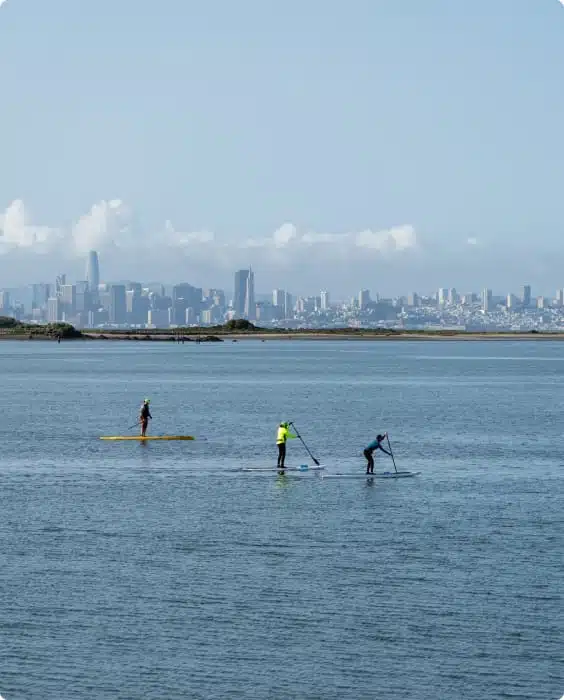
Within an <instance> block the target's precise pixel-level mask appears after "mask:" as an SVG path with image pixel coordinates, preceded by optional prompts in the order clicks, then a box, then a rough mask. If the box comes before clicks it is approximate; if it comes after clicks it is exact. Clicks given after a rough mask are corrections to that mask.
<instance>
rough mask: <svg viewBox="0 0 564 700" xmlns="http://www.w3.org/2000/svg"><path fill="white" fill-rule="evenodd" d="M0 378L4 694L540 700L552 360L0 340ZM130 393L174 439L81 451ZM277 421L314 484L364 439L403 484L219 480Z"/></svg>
mask: <svg viewBox="0 0 564 700" xmlns="http://www.w3.org/2000/svg"><path fill="white" fill-rule="evenodd" d="M0 371H1V377H2V382H1V387H2V399H3V411H2V423H1V427H0V431H1V438H2V455H1V461H0V464H1V467H0V561H1V567H0V695H1V696H2V697H3V698H5V700H35V699H43V698H56V699H57V700H66V699H68V700H83V699H84V700H94V699H96V700H98V699H106V698H107V699H108V700H110V699H111V700H118V699H120V700H121V699H123V700H129V699H131V700H136V699H138V698H159V699H160V698H163V699H167V700H176V699H177V698H178V699H180V698H182V699H184V698H190V699H193V700H198V699H202V700H215V699H218V700H224V699H228V700H231V699H236V698H240V699H242V700H247V698H248V699H251V698H253V699H263V698H264V699H265V700H266V699H269V700H286V699H288V700H294V699H296V700H317V699H320V700H349V699H350V700H359V699H365V698H366V699H372V698H374V699H376V698H377V699H380V698H382V699H384V700H388V699H389V700H395V699H396V698H397V699H400V698H401V699H403V698H414V699H417V700H419V699H421V700H427V699H428V700H442V699H445V700H450V699H451V698H452V699H453V700H454V699H456V700H484V699H489V698H491V699H492V700H495V699H497V698H514V699H523V700H525V699H527V700H529V699H530V700H533V699H534V700H536V699H541V698H542V699H547V700H552V699H554V700H557V699H558V698H560V697H561V696H562V694H563V693H564V680H563V677H564V674H563V656H564V655H563V649H564V644H563V641H564V636H563V622H564V607H563V605H562V590H563V589H564V587H563V584H562V581H563V574H564V556H563V551H564V550H563V544H564V539H563V535H564V517H563V498H562V496H563V454H564V438H563V435H562V426H563V412H564V343H561V342H559V341H554V342H552V341H530V342H527V341H513V342H512V341H483V342H482V341H437V342H425V341H408V342H406V341H378V342H375V341H366V342H364V341H351V342H348V341H301V340H300V341H282V340H280V341H278V340H269V341H267V342H258V341H253V340H249V341H242V342H238V343H233V342H224V343H217V344H212V343H210V344H204V343H202V344H199V345H198V344H195V343H186V344H176V343H165V342H163V343H156V342H139V343H134V342H119V341H107V342H105V341H96V342H82V341H72V342H70V341H69V342H62V343H61V344H56V343H51V342H47V341H31V342H26V341H4V342H1V343H0ZM144 397H148V398H150V399H151V412H152V415H153V420H152V422H151V424H150V428H149V432H150V434H168V435H174V434H184V435H186V434H188V435H194V436H195V438H196V440H194V441H193V442H153V443H145V444H140V443H138V442H104V441H101V440H99V437H100V436H102V435H128V434H135V432H136V430H137V427H134V428H132V425H134V424H135V422H136V420H137V414H138V409H139V406H140V403H141V401H142V399H143V398H144ZM281 420H292V421H294V422H295V424H296V426H297V428H298V430H299V431H300V434H301V435H302V437H303V438H304V440H305V442H306V444H307V445H308V447H309V448H310V450H311V452H312V453H313V455H314V456H315V457H317V459H318V460H319V461H320V462H321V463H322V464H324V465H326V471H327V472H328V473H332V472H346V473H358V474H359V475H362V473H363V471H364V468H365V461H364V459H363V457H362V450H363V448H364V447H365V446H366V445H367V444H368V443H369V442H370V441H371V440H372V439H373V438H374V437H375V435H376V433H377V432H381V431H386V430H387V431H388V432H389V436H390V440H391V445H392V447H393V449H394V455H395V459H396V463H397V467H398V469H402V470H411V471H419V472H420V474H419V475H418V476H416V477H414V478H411V479H397V480H392V479H389V480H385V479H374V480H367V479H365V478H362V477H361V478H360V479H342V480H341V479H322V478H320V476H319V475H315V474H313V473H305V474H292V473H289V474H288V475H287V476H285V477H279V476H278V475H277V474H276V472H275V471H274V470H273V471H272V472H271V473H268V472H266V473H258V474H257V473H243V472H241V471H237V470H239V469H241V467H274V466H275V464H276V446H275V436H276V428H277V425H278V423H279V422H280V421H281ZM311 463H312V461H311V459H310V458H309V456H308V454H307V452H306V451H305V449H304V447H303V446H302V444H301V443H300V442H299V441H298V440H292V441H290V443H289V444H288V457H287V465H288V466H299V465H301V464H311ZM390 469H392V470H393V465H392V464H391V462H390V460H389V458H388V457H386V456H385V455H383V454H382V453H379V454H376V471H382V470H390Z"/></svg>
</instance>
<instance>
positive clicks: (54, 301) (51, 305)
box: [47, 297, 61, 323]
mask: <svg viewBox="0 0 564 700" xmlns="http://www.w3.org/2000/svg"><path fill="white" fill-rule="evenodd" d="M59 307H60V305H59V298H58V297H50V298H49V299H47V321H48V322H49V323H56V322H57V321H60V320H61V312H60V308H59Z"/></svg>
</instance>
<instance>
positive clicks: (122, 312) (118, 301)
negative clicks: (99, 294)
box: [108, 284, 127, 324]
mask: <svg viewBox="0 0 564 700" xmlns="http://www.w3.org/2000/svg"><path fill="white" fill-rule="evenodd" d="M109 296H110V304H109V309H108V315H109V320H110V323H116V324H117V323H125V318H126V313H127V302H126V297H125V284H112V286H111V287H110V295H109Z"/></svg>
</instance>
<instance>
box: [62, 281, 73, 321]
mask: <svg viewBox="0 0 564 700" xmlns="http://www.w3.org/2000/svg"><path fill="white" fill-rule="evenodd" d="M59 302H60V304H61V311H62V312H63V313H64V314H65V317H68V316H72V315H73V314H74V313H75V311H76V286H75V285H74V284H63V285H61V286H60V287H59Z"/></svg>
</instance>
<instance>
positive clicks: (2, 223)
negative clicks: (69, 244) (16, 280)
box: [0, 199, 63, 253]
mask: <svg viewBox="0 0 564 700" xmlns="http://www.w3.org/2000/svg"><path fill="white" fill-rule="evenodd" d="M62 235H63V234H62V232H61V231H60V230H59V229H56V228H50V227H49V226H33V225H30V224H29V216H28V214H27V212H26V208H25V205H24V203H23V201H22V200H21V199H16V200H14V201H13V202H12V203H11V204H10V206H9V207H8V208H7V209H6V211H5V212H4V214H2V215H0V253H3V252H8V251H9V250H13V249H14V248H28V249H30V250H33V251H34V252H36V253H45V252H49V251H50V250H51V249H52V247H55V246H56V245H57V243H58V242H59V241H60V240H61V238H62Z"/></svg>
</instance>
